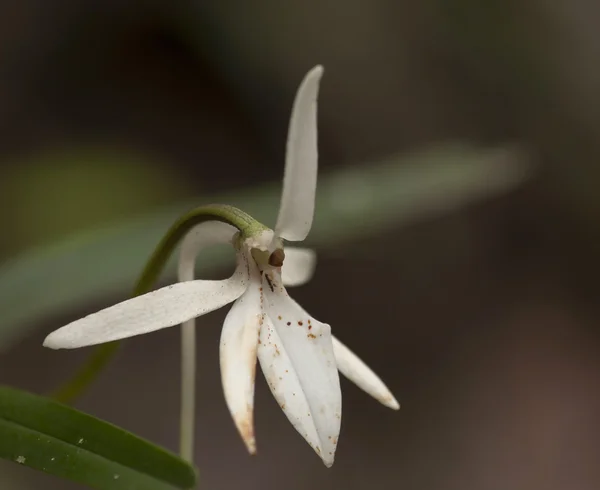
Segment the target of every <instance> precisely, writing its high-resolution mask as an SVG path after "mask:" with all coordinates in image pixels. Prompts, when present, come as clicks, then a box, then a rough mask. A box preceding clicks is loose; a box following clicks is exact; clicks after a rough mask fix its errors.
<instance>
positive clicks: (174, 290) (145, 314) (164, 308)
mask: <svg viewBox="0 0 600 490" xmlns="http://www.w3.org/2000/svg"><path fill="white" fill-rule="evenodd" d="M248 281H249V279H248V266H247V264H246V262H245V261H244V260H238V266H237V268H236V271H235V272H234V274H233V275H232V276H231V277H230V278H229V279H225V280H222V281H187V282H180V283H177V284H172V285H170V286H167V287H164V288H161V289H158V290H156V291H152V292H150V293H147V294H144V295H142V296H137V297H135V298H132V299H129V300H127V301H123V302H122V303H119V304H117V305H114V306H111V307H109V308H106V309H104V310H101V311H99V312H97V313H93V314H91V315H88V316H86V317H85V318H81V319H80V320H76V321H74V322H72V323H69V324H68V325H66V326H64V327H62V328H59V329H58V330H56V331H54V332H52V333H51V334H50V335H48V337H46V340H44V346H45V347H50V348H51V349H75V348H77V347H85V346H88V345H95V344H101V343H103V342H111V341H113V340H120V339H124V338H127V337H133V336H135V335H141V334H145V333H149V332H154V331H155V330H160V329H162V328H167V327H172V326H174V325H178V324H179V323H182V322H185V321H186V320H189V319H190V318H195V317H198V316H201V315H204V314H205V313H208V312H210V311H213V310H216V309H218V308H221V307H222V306H225V305H226V304H228V303H231V302H232V301H234V300H236V299H237V298H239V297H240V296H241V295H242V294H243V292H244V291H245V290H246V287H247V286H248Z"/></svg>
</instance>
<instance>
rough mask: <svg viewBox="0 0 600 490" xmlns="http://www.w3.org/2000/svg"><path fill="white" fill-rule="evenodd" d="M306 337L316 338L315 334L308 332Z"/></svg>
mask: <svg viewBox="0 0 600 490" xmlns="http://www.w3.org/2000/svg"><path fill="white" fill-rule="evenodd" d="M307 337H308V338H309V339H316V338H317V336H316V335H313V334H312V333H309V334H308V335H307Z"/></svg>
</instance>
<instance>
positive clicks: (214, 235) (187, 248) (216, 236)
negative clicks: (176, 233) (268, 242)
mask: <svg viewBox="0 0 600 490" xmlns="http://www.w3.org/2000/svg"><path fill="white" fill-rule="evenodd" d="M236 232H237V229H236V228H235V227H233V226H231V225H228V224H227V223H221V222H220V221H207V222H205V223H200V224H199V225H196V226H195V227H194V228H192V229H191V230H190V231H189V232H188V234H187V235H186V236H185V237H184V239H183V241H182V243H181V250H180V252H179V264H178V268H177V271H178V278H179V281H193V280H194V271H195V267H196V259H197V257H198V254H199V253H200V251H201V250H203V249H205V248H207V247H210V246H212V245H219V244H225V243H231V240H232V239H233V235H235V233H236Z"/></svg>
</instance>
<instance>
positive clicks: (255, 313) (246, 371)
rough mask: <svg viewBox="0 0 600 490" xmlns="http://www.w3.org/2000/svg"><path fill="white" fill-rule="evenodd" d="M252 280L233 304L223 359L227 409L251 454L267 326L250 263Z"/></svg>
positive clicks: (226, 325) (224, 334)
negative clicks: (259, 365) (263, 332)
mask: <svg viewBox="0 0 600 490" xmlns="http://www.w3.org/2000/svg"><path fill="white" fill-rule="evenodd" d="M249 266H250V268H251V279H254V280H251V281H250V284H249V286H248V289H246V292H245V293H244V294H243V295H242V296H241V297H240V298H239V299H238V300H237V301H236V302H235V303H234V304H233V307H232V308H231V310H230V311H229V313H228V314H227V317H226V318H225V323H224V324H223V330H222V331H221V343H220V349H219V357H220V363H221V382H222V383H223V393H224V394H225V401H226V403H227V407H228V408H229V411H230V413H231V415H232V417H233V420H234V422H235V425H236V427H237V429H238V431H239V433H240V435H241V436H242V439H243V440H244V443H245V444H246V447H247V448H248V451H249V452H250V453H251V454H254V453H255V452H256V441H255V438H254V416H253V414H254V381H255V376H256V355H257V347H258V346H257V342H258V335H259V330H260V327H261V325H262V323H263V311H262V292H261V291H260V286H261V284H260V278H259V277H254V276H255V275H258V270H256V266H255V265H254V264H253V263H252V262H250V264H249Z"/></svg>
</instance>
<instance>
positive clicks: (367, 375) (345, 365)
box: [333, 337, 400, 410]
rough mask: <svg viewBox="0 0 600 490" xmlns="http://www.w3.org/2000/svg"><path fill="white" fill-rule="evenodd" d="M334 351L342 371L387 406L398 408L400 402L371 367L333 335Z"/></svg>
mask: <svg viewBox="0 0 600 490" xmlns="http://www.w3.org/2000/svg"><path fill="white" fill-rule="evenodd" d="M333 352H334V353H335V360H336V362H337V367H338V369H339V370H340V372H341V373H342V374H343V375H344V376H346V378H348V379H349V380H350V381H352V382H353V383H354V384H356V385H357V386H358V387H359V388H360V389H362V390H364V391H366V392H367V393H368V394H369V395H371V396H372V397H373V398H375V399H376V400H379V401H380V402H381V403H382V404H384V405H385V406H386V407H389V408H392V409H394V410H398V409H399V408H400V404H399V403H398V402H397V401H396V399H395V398H394V395H392V393H391V391H390V390H388V388H387V386H385V384H383V381H381V379H379V377H378V376H377V375H376V374H375V373H374V372H373V371H371V369H369V367H368V366H367V365H366V364H365V363H364V362H363V361H361V360H360V359H359V357H358V356H357V355H356V354H354V353H353V352H352V351H351V350H350V349H348V347H346V346H345V345H344V344H342V343H341V342H340V341H339V340H338V339H336V338H335V337H333Z"/></svg>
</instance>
